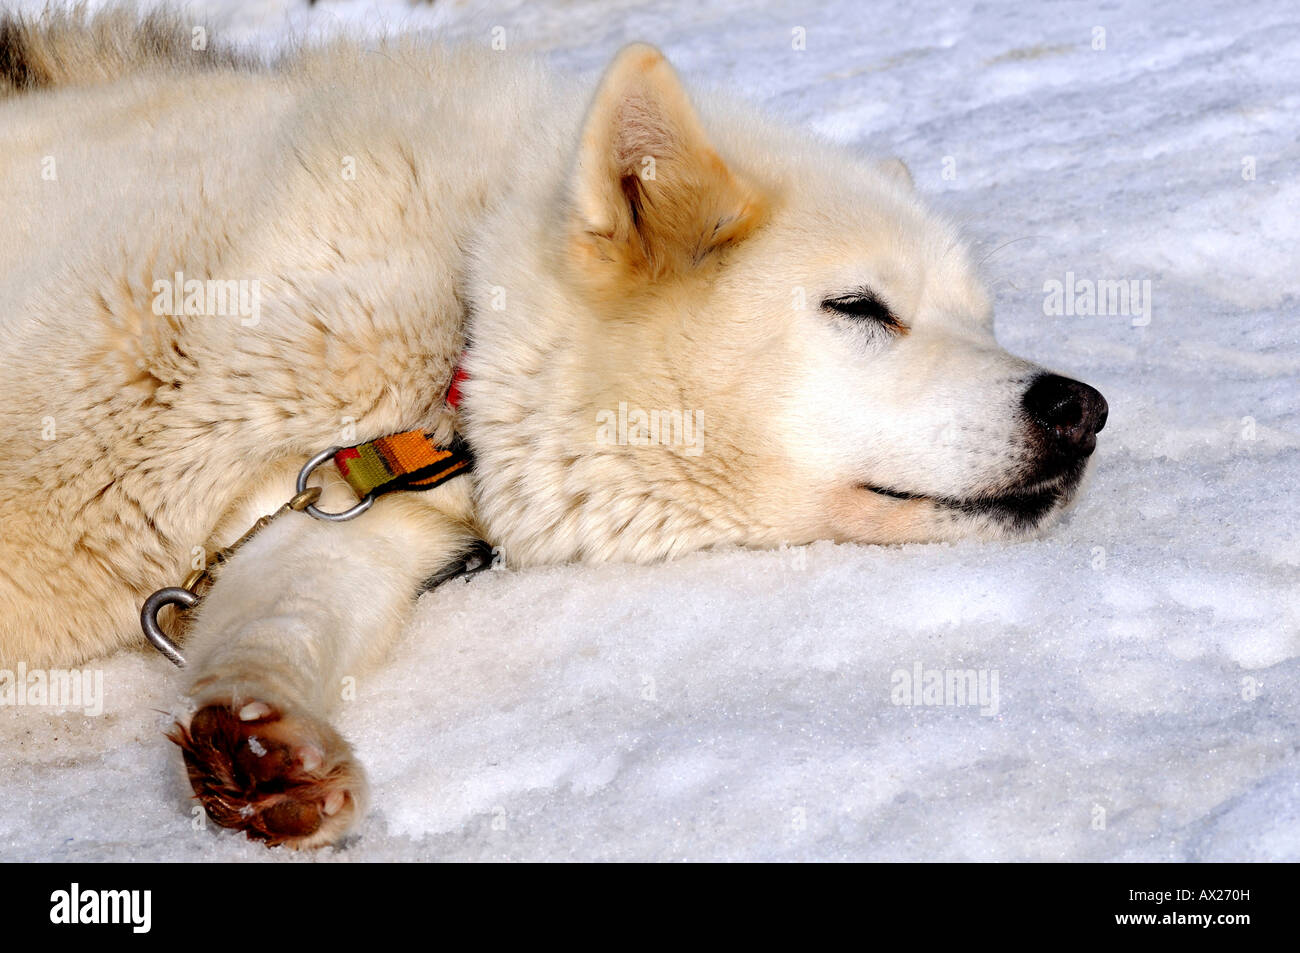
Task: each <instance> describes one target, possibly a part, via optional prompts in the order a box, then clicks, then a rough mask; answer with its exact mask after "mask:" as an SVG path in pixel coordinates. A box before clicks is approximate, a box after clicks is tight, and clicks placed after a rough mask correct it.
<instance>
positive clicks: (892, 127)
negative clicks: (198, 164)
mask: <svg viewBox="0 0 1300 953" xmlns="http://www.w3.org/2000/svg"><path fill="white" fill-rule="evenodd" d="M10 2H11V3H12V0H10ZM21 5H22V6H24V7H27V8H30V7H34V6H38V5H39V3H37V2H35V0H32V2H29V0H22V2H21ZM193 6H194V8H196V9H202V10H207V11H210V12H211V13H212V14H213V15H214V16H215V18H216V21H217V22H218V23H224V24H225V27H226V29H227V30H228V31H229V33H228V35H234V36H237V37H239V38H240V39H242V40H244V41H247V42H250V43H257V44H268V43H272V42H274V41H275V40H276V39H277V38H283V37H284V36H288V35H294V36H301V35H309V34H311V33H313V32H316V31H324V30H329V29H336V28H338V27H339V26H340V25H342V26H345V27H347V28H350V29H367V30H371V31H376V32H377V31H381V30H395V29H399V28H402V27H403V26H416V27H421V28H425V29H430V30H435V31H439V32H441V33H443V34H446V35H451V36H458V37H462V38H468V39H470V40H471V41H474V42H483V43H488V42H490V40H491V31H492V28H493V27H494V26H504V27H505V30H506V34H505V35H506V38H507V42H508V44H509V47H510V49H527V50H537V51H544V52H546V53H547V54H548V55H549V56H550V57H551V58H552V59H553V60H554V61H555V63H556V64H557V65H558V66H560V67H562V68H566V69H574V70H591V69H596V68H598V67H599V66H600V65H601V64H602V63H603V61H604V60H605V59H606V58H607V57H608V55H609V54H610V53H611V52H612V51H613V50H614V49H615V48H616V47H617V46H618V45H620V44H621V43H622V42H624V41H627V40H630V39H647V40H650V41H652V42H655V43H657V44H659V45H661V46H662V47H663V48H664V49H665V50H666V51H667V52H668V53H669V55H670V57H671V58H673V60H674V61H675V62H676V63H677V64H678V66H679V68H680V69H681V70H682V72H683V73H685V74H686V75H687V76H689V77H694V78H696V79H697V80H698V79H703V80H704V81H706V82H708V83H712V84H716V85H718V86H722V87H726V88H731V89H736V90H740V91H742V92H743V93H744V94H745V95H747V96H749V97H751V98H753V99H756V100H758V101H760V102H762V103H764V104H765V105H766V106H768V107H769V108H771V109H773V110H775V111H777V112H779V113H783V114H785V115H786V116H788V117H789V119H790V120H791V121H792V122H795V123H798V124H800V125H803V126H810V127H812V128H815V129H817V130H819V131H820V132H821V133H823V134H825V135H827V136H830V137H833V138H836V139H840V140H844V141H848V142H852V143H854V144H857V145H860V146H861V147H862V148H863V149H864V150H872V151H876V152H880V153H882V154H888V153H893V154H898V155H900V156H902V157H903V158H904V159H905V160H906V161H907V162H908V163H909V165H910V166H911V168H912V170H913V173H914V174H915V176H916V179H917V183H918V187H919V188H920V189H921V190H922V191H924V192H926V193H928V194H930V195H931V197H932V200H933V202H934V204H935V205H936V206H937V207H939V208H940V209H942V210H944V211H946V212H947V213H949V214H951V215H953V216H954V217H956V218H958V219H959V220H960V221H962V222H963V223H965V227H966V228H967V230H968V232H969V233H970V234H971V235H972V237H973V238H974V239H975V241H976V242H977V245H978V247H979V248H980V249H981V250H982V253H989V254H990V257H989V260H988V261H987V263H986V265H985V268H986V270H987V272H988V274H989V277H990V280H991V283H992V285H993V287H994V289H995V292H996V297H997V306H998V315H999V317H998V328H999V335H1000V338H1001V339H1002V341H1003V343H1004V344H1006V345H1007V346H1008V347H1009V348H1010V349H1011V350H1013V351H1016V352H1019V353H1023V354H1025V355H1027V356H1030V357H1032V358H1034V359H1036V360H1039V361H1040V362H1042V363H1045V364H1048V365H1050V366H1053V367H1056V368H1059V369H1061V370H1064V371H1067V372H1069V373H1072V374H1075V375H1077V376H1079V377H1081V378H1082V379H1084V380H1087V381H1089V382H1090V383H1092V384H1094V385H1096V386H1097V387H1098V388H1099V389H1100V390H1101V391H1102V392H1103V393H1104V394H1105V395H1106V397H1107V398H1108V400H1109V402H1110V407H1111V415H1110V422H1109V424H1108V425H1107V427H1106V430H1105V432H1104V433H1103V434H1102V435H1101V438H1100V449H1099V451H1098V458H1097V465H1096V468H1095V471H1094V473H1093V475H1092V477H1091V482H1090V486H1089V488H1088V491H1087V492H1086V493H1085V495H1084V496H1083V498H1082V500H1081V502H1080V504H1079V505H1078V506H1077V507H1076V508H1075V509H1074V510H1073V512H1072V513H1071V514H1070V516H1069V518H1068V519H1067V521H1066V522H1065V523H1064V524H1063V525H1062V526H1060V527H1058V528H1056V529H1055V530H1053V531H1052V532H1051V533H1050V534H1048V535H1047V536H1046V537H1045V538H1043V539H1041V540H1037V541H1032V542H1025V543H1015V544H977V543H971V544H961V545H947V546H906V547H901V548H898V547H893V548H872V547H859V546H834V545H831V544H818V545H815V546H812V547H808V548H807V549H802V550H800V549H795V550H783V551H777V552H765V553H746V552H736V551H729V552H717V553H709V554H699V555H695V556H692V557H689V558H686V559H683V560H680V561H678V562H675V563H672V564H669V565H665V566H661V567H653V568H638V567H629V566H606V567H603V568H597V569H575V568H556V569H550V570H543V571H529V572H522V573H515V572H508V571H507V572H486V573H482V574H480V575H479V576H478V577H476V578H475V579H473V580H472V581H469V582H461V581H456V582H453V583H450V584H448V585H446V586H444V587H442V588H441V589H438V590H435V591H434V592H431V593H429V594H427V595H426V596H425V597H424V598H423V599H422V601H421V604H420V608H419V612H418V617H417V619H416V621H415V623H414V625H413V626H412V631H411V632H410V633H409V634H408V635H407V637H406V639H405V641H404V643H403V644H402V645H401V646H400V648H399V650H398V652H397V653H396V654H395V657H394V661H393V662H392V663H391V664H390V665H388V666H387V667H386V668H384V669H382V670H381V671H379V672H377V673H375V674H373V675H372V676H370V677H369V678H366V679H363V680H362V681H361V682H360V684H359V685H358V687H357V700H356V701H355V702H351V703H348V704H346V705H345V708H344V711H343V712H342V714H341V716H340V722H339V723H340V726H341V728H342V730H343V731H344V733H345V734H346V735H347V737H349V738H350V739H352V740H353V742H354V744H355V747H356V750H357V753H358V755H359V757H360V758H361V760H362V762H363V763H364V764H365V766H366V768H367V770H368V772H369V774H370V778H371V781H372V784H373V795H374V798H373V801H374V806H373V809H372V810H371V812H370V814H369V815H368V817H367V818H366V820H365V821H364V823H363V824H362V826H361V828H360V829H359V831H358V833H357V835H356V836H354V837H353V838H352V839H351V840H350V841H349V842H348V843H347V844H346V845H345V846H344V847H342V848H340V849H329V850H325V851H321V852H317V853H315V854H312V855H309V856H304V855H295V854H293V853H291V852H287V851H284V850H266V849H265V848H263V847H261V846H259V845H255V844H252V843H250V842H247V841H245V840H244V839H243V837H242V836H240V835H236V834H232V833H230V832H224V831H217V830H215V829H213V828H211V827H210V826H209V827H207V829H202V828H203V825H202V824H201V822H200V821H199V820H196V819H195V817H194V816H193V815H192V814H191V813H189V809H188V807H187V806H185V805H184V802H183V795H184V786H183V782H182V781H181V780H180V778H179V775H178V770H177V762H178V760H179V759H178V758H177V757H176V754H175V752H174V750H172V749H171V746H170V745H168V744H167V743H166V742H165V741H164V740H163V739H162V737H161V733H160V732H161V730H162V729H163V727H164V726H165V725H166V724H167V717H166V716H165V715H164V714H163V713H162V712H164V711H166V710H168V709H170V707H171V706H172V705H173V703H174V695H173V688H172V685H173V678H174V676H173V673H172V671H171V670H170V666H169V665H168V663H167V662H166V661H165V660H163V659H162V658H161V657H160V656H157V655H150V654H146V653H145V652H144V651H140V652H124V653H121V654H119V655H117V656H115V657H113V658H111V659H109V660H108V661H106V662H105V663H104V664H103V666H102V668H103V672H104V675H103V679H104V693H105V701H104V705H105V710H104V713H103V714H102V715H100V716H99V717H87V716H83V715H81V714H79V713H78V712H75V711H73V712H62V713H61V712H55V711H51V710H49V709H43V708H11V709H5V710H4V711H3V712H2V713H0V778H3V793H4V796H3V798H0V859H4V860H31V859H53V860H69V859H79V860H89V859H96V860H98V859H113V860H145V859H148V860H165V859H178V860H213V859H216V860H270V861H320V860H343V861H351V860H381V859H439V860H443V859H446V860H452V859H472V860H489V859H505V858H520V859H660V860H669V859H841V858H843V859H873V860H941V859H942V860H1066V859H1069V860H1139V861H1148V860H1292V861H1294V860H1300V796H1298V795H1300V755H1298V754H1297V739H1298V738H1300V734H1298V733H1297V727H1298V725H1297V722H1298V721H1300V695H1298V693H1297V690H1296V685H1297V683H1298V682H1300V659H1298V657H1297V656H1300V593H1298V591H1297V585H1296V584H1297V581H1298V579H1300V494H1298V493H1297V482H1298V481H1297V475H1298V474H1300V419H1298V414H1297V401H1296V393H1297V384H1298V377H1300V339H1298V337H1300V332H1298V331H1297V323H1296V319H1295V310H1296V304H1297V295H1298V292H1300V288H1298V284H1300V267H1297V266H1300V259H1298V257H1297V245H1296V243H1297V239H1298V238H1300V223H1298V222H1297V214H1296V213H1297V211H1298V210H1300V181H1297V180H1296V178H1295V169H1296V167H1297V161H1298V160H1300V145H1298V144H1297V139H1296V135H1295V130H1296V129H1297V128H1300V115H1298V114H1300V11H1298V10H1295V9H1294V8H1293V7H1292V5H1289V4H1282V3H1276V2H1258V0H1257V2H1250V0H1242V2H1237V3H1233V4H1230V5H1228V4H1223V5H1217V4H1213V3H1210V2H1208V0H1181V2H1178V3H1173V2H1144V0H1117V2H1111V3H1107V4H1105V5H1102V6H1093V5H1090V4H1084V3H1074V2H1066V3H1059V4H1053V5H1051V6H1044V7H1039V6H1036V5H1032V4H1030V5H1026V4H1023V3H1005V4H988V3H985V4H979V5H975V6H971V7H967V8H964V9H961V8H958V5H952V6H950V5H949V4H947V3H937V2H932V0H924V2H915V3H913V2H909V3H901V2H896V3H895V4H894V5H893V8H891V9H886V8H885V5H883V4H879V5H877V4H873V5H870V6H862V5H859V4H856V3H853V2H850V0H837V2H834V3H827V4H824V5H821V6H820V7H818V8H817V9H813V8H811V7H810V6H809V5H806V4H802V3H794V2H785V3H782V2H776V3H770V4H766V5H764V6H763V9H762V10H761V11H755V10H749V9H742V6H741V5H739V4H734V3H731V2H726V3H706V2H672V3H667V2H663V0H657V2H646V3H639V2H637V3H634V2H618V3H601V2H595V0H583V2H567V3H561V4H554V5H550V4H542V3H538V2H536V0H529V2H523V0H519V2H514V3H494V4H491V5H483V6H478V5H475V4H472V3H467V2H460V3H456V2H439V3H436V4H434V5H432V6H427V5H417V6H409V5H408V4H407V3H406V2H405V0H394V2H389V3H362V2H360V0H347V2H339V3H331V2H329V0H322V2H320V3H319V4H317V5H316V6H315V7H311V8H309V7H307V6H306V5H305V4H304V3H301V2H298V0H294V2H289V0H270V2H256V3H255V2H252V0H224V2H221V3H216V2H214V3H212V4H195V5H193ZM796 27H803V28H804V29H805V30H806V36H807V49H806V51H802V52H800V51H795V50H792V49H791V37H792V30H794V29H795V28H796ZM1098 27H1101V28H1104V29H1105V49H1104V50H1095V49H1093V45H1094V40H1095V36H1096V33H1095V29H1094V28H1098ZM949 158H950V159H951V161H950V162H946V161H945V160H946V159H949ZM1252 161H1253V164H1254V169H1255V176H1254V178H1253V179H1250V178H1246V177H1244V176H1243V170H1244V169H1246V168H1247V166H1249V165H1250V163H1251V162H1252ZM945 169H949V170H951V171H952V172H955V175H953V176H950V177H945V176H944V171H945ZM1067 271H1071V272H1074V274H1075V275H1076V276H1079V277H1081V278H1082V277H1086V278H1090V279H1094V280H1095V279H1098V278H1101V279H1133V280H1150V281H1151V283H1152V288H1153V294H1154V307H1153V311H1152V316H1151V321H1150V323H1149V324H1147V325H1145V326H1143V325H1138V326H1135V325H1134V323H1133V321H1132V319H1131V318H1130V317H1127V316H1122V315H1120V316H1110V317H1049V316H1045V315H1044V308H1043V301H1044V294H1043V285H1044V283H1045V282H1047V281H1051V280H1057V281H1064V280H1065V275H1066V272H1067ZM917 666H919V667H920V668H921V669H923V670H931V669H937V670H974V671H975V672H977V673H983V674H984V675H985V676H986V677H987V676H991V675H992V673H994V672H996V673H997V686H998V692H997V696H998V697H997V706H996V708H997V711H996V714H990V715H986V714H981V712H980V708H979V707H977V706H957V705H924V704H920V705H911V706H908V705H900V704H895V703H894V702H895V700H897V698H898V695H897V692H896V691H895V685H896V682H897V681H898V680H899V679H900V678H910V676H911V674H912V672H913V671H914V670H915V668H916V667H917ZM917 694H918V695H919V694H920V692H919V686H918V693H917ZM909 697H910V696H909ZM918 700H920V699H918Z"/></svg>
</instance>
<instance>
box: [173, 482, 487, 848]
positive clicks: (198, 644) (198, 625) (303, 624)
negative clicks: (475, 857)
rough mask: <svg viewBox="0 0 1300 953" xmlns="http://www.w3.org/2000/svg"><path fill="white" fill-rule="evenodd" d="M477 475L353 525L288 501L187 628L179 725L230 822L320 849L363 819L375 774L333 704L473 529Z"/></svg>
mask: <svg viewBox="0 0 1300 953" xmlns="http://www.w3.org/2000/svg"><path fill="white" fill-rule="evenodd" d="M468 483H469V481H468V479H456V480H453V481H451V482H450V483H448V484H446V485H445V486H443V487H439V488H438V489H436V490H432V491H429V492H426V493H413V494H401V493H399V494H394V495H392V496H388V497H383V498H381V499H379V500H378V501H377V502H376V503H375V505H374V506H373V507H372V508H371V510H370V511H369V512H368V513H365V514H364V515H362V516H361V517H359V518H357V519H356V520H353V521H351V522H347V523H326V522H321V521H318V520H314V519H312V518H311V517H309V516H307V515H306V514H305V513H286V514H285V515H283V516H281V517H280V518H279V519H277V520H275V521H274V522H273V523H271V524H270V525H269V526H268V527H266V528H265V529H264V530H262V532H261V533H259V534H258V535H257V536H255V537H253V539H251V540H250V541H249V542H248V543H247V544H245V546H244V547H243V548H242V549H241V550H240V551H239V553H238V554H237V555H236V556H235V557H234V558H233V559H232V560H231V561H230V562H229V563H228V564H227V565H226V566H225V567H224V568H223V569H222V571H221V573H220V575H219V576H218V577H217V579H216V581H215V583H214V585H213V587H212V589H211V591H210V592H209V593H208V594H207V595H206V596H205V597H204V599H203V602H202V603H201V605H200V607H199V609H198V616H197V618H196V619H195V620H194V623H193V632H192V635H191V636H190V638H188V639H187V640H186V653H187V655H188V657H189V668H188V669H187V670H186V674H187V676H188V677H189V679H190V684H189V691H188V694H189V697H190V699H191V700H192V703H193V709H192V710H193V715H192V716H191V717H190V718H189V719H188V722H187V723H182V724H178V725H177V728H176V730H175V731H174V733H173V735H172V739H173V740H174V741H176V742H177V743H178V744H179V745H180V747H181V750H182V753H183V755H184V758H185V765H186V768H187V771H188V774H189V779H190V783H191V786H192V787H193V788H194V792H195V794H196V796H197V797H198V798H199V800H200V801H201V802H202V804H203V806H204V808H205V809H206V810H207V812H208V814H209V816H211V817H212V818H213V819H214V820H215V821H216V822H217V823H219V824H221V825H223V826H226V827H233V828H237V829H240V830H244V831H246V832H247V833H248V834H249V835H250V836H253V837H257V838H260V839H264V840H266V841H267V842H269V843H271V844H287V845H290V846H295V847H314V846H319V845H323V844H328V843H332V842H334V841H337V840H338V838H339V837H341V836H342V835H343V834H344V833H345V832H346V831H347V830H348V829H349V828H350V827H351V825H352V824H353V822H354V821H355V820H356V819H357V818H358V817H360V815H361V813H362V811H363V807H364V803H365V781H364V777H363V775H362V772H361V769H360V768H359V766H358V765H357V764H356V762H355V761H354V759H353V757H352V752H351V750H350V748H349V746H348V744H347V742H346V741H345V740H344V739H343V738H342V736H340V735H339V733H338V732H337V731H335V730H334V728H333V727H331V725H330V723H329V720H328V719H329V715H330V712H331V710H332V709H333V708H334V707H335V706H336V705H337V703H338V701H339V700H340V698H341V695H342V691H343V686H344V684H345V679H348V678H350V677H352V678H355V677H356V676H357V675H358V674H360V673H361V672H363V671H364V670H365V668H366V666H367V665H369V664H370V663H372V662H374V661H375V660H377V659H378V658H380V657H381V656H382V654H383V652H384V650H385V649H386V647H387V646H388V645H389V644H390V642H391V641H392V640H393V637H394V636H395V635H396V634H397V633H398V632H399V631H400V629H401V627H402V624H403V622H404V621H405V619H406V618H407V616H408V614H409V610H410V608H411V607H412V606H413V605H414V602H415V598H416V595H417V593H418V590H419V586H420V583H421V582H422V581H423V580H424V579H427V578H428V577H429V576H430V575H432V574H433V573H435V572H436V571H438V570H439V569H441V568H443V567H444V566H445V565H446V564H447V563H448V562H449V561H450V560H451V559H453V558H454V557H455V556H456V555H457V554H458V553H459V552H461V551H462V550H463V548H464V547H465V545H466V543H467V542H468V541H469V540H470V539H471V538H472V535H473V534H472V532H471V530H470V529H469V528H468V520H467V517H468V513H469V489H468ZM321 505H322V506H325V503H324V502H322V504H321ZM334 508H335V509H338V508H342V507H334Z"/></svg>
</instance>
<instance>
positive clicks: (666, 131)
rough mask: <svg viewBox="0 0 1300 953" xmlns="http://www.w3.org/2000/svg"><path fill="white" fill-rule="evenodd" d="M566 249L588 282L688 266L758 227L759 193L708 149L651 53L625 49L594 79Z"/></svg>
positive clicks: (666, 68) (685, 100)
mask: <svg viewBox="0 0 1300 953" xmlns="http://www.w3.org/2000/svg"><path fill="white" fill-rule="evenodd" d="M570 188H571V193H570V199H571V202H572V206H571V227H572V234H571V237H572V240H573V242H574V245H575V250H576V251H577V253H578V255H579V258H580V264H581V265H582V267H583V268H584V269H585V270H586V271H587V273H588V278H589V279H593V280H595V281H596V282H597V283H604V282H615V283H617V284H619V285H622V286H624V287H625V286H626V282H627V281H629V280H631V281H654V280H657V279H659V278H662V277H664V276H666V275H668V274H672V273H675V272H680V271H684V270H687V269H691V268H694V267H697V266H698V265H700V264H701V263H703V262H704V261H705V259H706V258H707V257H708V255H709V253H710V252H712V251H714V250H715V249H717V248H719V247H721V246H723V245H727V244H730V243H734V242H737V241H740V240H741V239H743V238H744V237H745V236H746V235H747V234H749V232H751V231H752V230H753V229H754V228H755V227H756V226H757V225H758V224H759V223H760V222H761V221H762V219H763V217H764V215H765V210H766V206H767V202H766V200H765V198H764V196H763V195H762V193H761V192H760V191H759V190H758V189H756V188H755V187H754V186H753V185H751V184H750V183H749V182H748V181H746V180H745V179H744V178H743V177H742V176H741V175H739V174H737V173H736V172H735V171H733V170H732V169H731V168H729V167H728V166H727V164H726V163H725V162H724V161H723V160H722V158H721V156H719V155H718V153H717V152H716V151H715V150H714V149H713V147H712V146H711V145H710V143H709V140H708V137H707V136H706V135H705V133H704V129H703V127H702V126H701V124H700V120H699V117H698V116H697V115H696V112H695V109H694V107H693V106H692V105H691V101H690V98H689V97H688V96H687V94H686V90H685V89H683V88H682V84H681V82H680V81H679V80H678V78H677V74H676V73H675V72H674V71H673V68H672V67H671V66H670V65H669V64H668V61H667V60H666V59H664V57H663V55H662V54H661V53H660V52H659V51H658V50H656V49H655V48H654V47H652V46H647V45H645V44H634V45H632V46H628V47H625V48H624V49H623V50H622V51H621V52H620V53H619V54H618V55H617V56H616V57H615V58H614V61H613V62H612V63H611V64H610V66H609V68H608V69H607V70H606V71H605V75H604V77H603V78H602V79H601V82H600V86H599V88H598V89H597V91H596V95H595V98H594V99H593V101H592V103H591V106H590V108H589V109H588V112H587V116H586V119H585V121H584V123H583V129H582V140H581V142H580V143H579V146H578V157H577V165H576V168H575V169H574V172H573V177H572V180H571V182H570Z"/></svg>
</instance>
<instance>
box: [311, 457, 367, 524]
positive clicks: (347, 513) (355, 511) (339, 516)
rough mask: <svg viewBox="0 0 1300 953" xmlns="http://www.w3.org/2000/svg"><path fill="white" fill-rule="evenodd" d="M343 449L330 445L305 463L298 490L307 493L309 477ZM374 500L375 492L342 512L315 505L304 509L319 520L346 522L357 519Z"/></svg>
mask: <svg viewBox="0 0 1300 953" xmlns="http://www.w3.org/2000/svg"><path fill="white" fill-rule="evenodd" d="M342 449H343V448H342V447H330V448H329V449H327V450H322V451H321V452H320V453H318V454H316V456H314V457H312V458H311V459H310V460H308V461H307V462H306V463H305V464H303V468H302V469H301V470H299V471H298V492H299V493H305V492H306V491H307V478H308V477H310V476H311V473H312V471H313V470H315V469H316V468H317V467H318V466H320V465H321V464H322V463H324V462H325V461H326V460H329V459H330V458H331V457H333V456H334V454H336V453H338V452H339V451H340V450H342ZM374 502H375V495H374V494H373V493H367V494H366V497H365V499H363V500H362V501H361V502H360V503H358V504H357V505H356V506H354V507H352V509H350V510H344V511H343V512H341V513H326V512H325V511H324V510H321V509H317V508H316V506H315V505H310V506H307V507H306V508H305V510H304V511H305V512H306V513H307V514H308V515H309V516H314V517H315V518H316V519H318V520H328V521H330V522H331V523H345V522H347V521H348V520H350V519H355V518H356V517H358V516H360V515H361V514H362V513H364V512H365V511H366V510H368V509H370V507H371V505H372V504H373V503H374Z"/></svg>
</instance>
